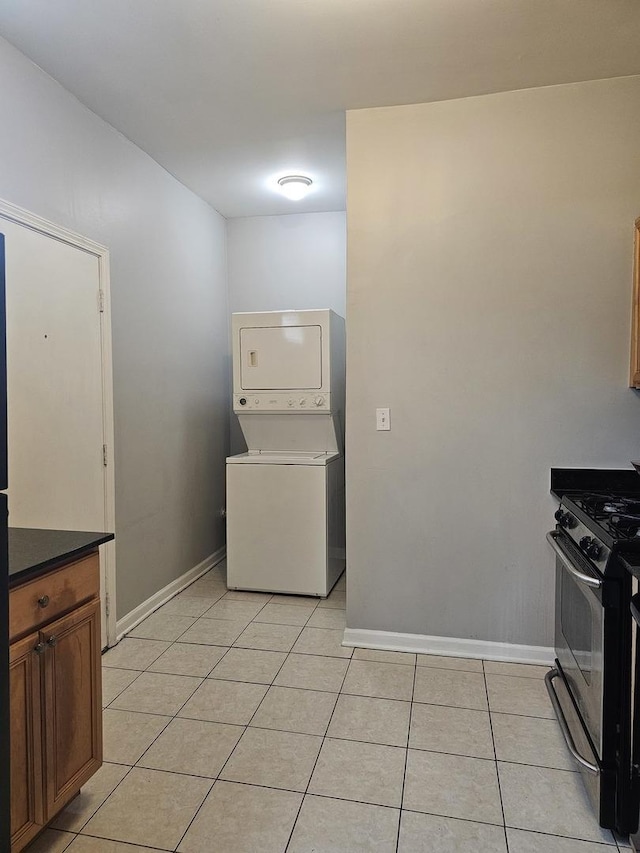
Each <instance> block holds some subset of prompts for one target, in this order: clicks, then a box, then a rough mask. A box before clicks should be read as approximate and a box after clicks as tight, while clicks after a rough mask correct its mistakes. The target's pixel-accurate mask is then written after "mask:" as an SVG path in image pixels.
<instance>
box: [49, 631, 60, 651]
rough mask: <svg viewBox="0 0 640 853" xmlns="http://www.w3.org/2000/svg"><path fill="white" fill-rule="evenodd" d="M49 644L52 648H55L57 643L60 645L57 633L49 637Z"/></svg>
mask: <svg viewBox="0 0 640 853" xmlns="http://www.w3.org/2000/svg"><path fill="white" fill-rule="evenodd" d="M47 645H48V646H51V648H53V647H54V646H57V645H58V638H57V637H56V635H55V634H52V635H51V636H50V637H49V639H48V640H47Z"/></svg>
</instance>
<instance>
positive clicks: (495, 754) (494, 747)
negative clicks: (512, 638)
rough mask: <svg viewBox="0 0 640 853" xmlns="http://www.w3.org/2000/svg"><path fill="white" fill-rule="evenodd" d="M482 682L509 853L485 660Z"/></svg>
mask: <svg viewBox="0 0 640 853" xmlns="http://www.w3.org/2000/svg"><path fill="white" fill-rule="evenodd" d="M482 680H483V682H484V692H485V696H486V697H487V711H488V712H489V729H490V730H491V745H492V746H493V761H494V766H495V771H496V780H497V782H498V796H499V797H500V811H501V812H502V831H503V833H504V844H505V848H506V852H507V853H509V838H508V836H507V821H506V818H505V814H504V802H503V799H502V785H501V784H500V773H499V771H498V753H497V752H496V740H495V736H494V734H493V720H492V719H491V704H490V702H489V687H488V685H487V673H486V671H485V668H484V660H483V661H482Z"/></svg>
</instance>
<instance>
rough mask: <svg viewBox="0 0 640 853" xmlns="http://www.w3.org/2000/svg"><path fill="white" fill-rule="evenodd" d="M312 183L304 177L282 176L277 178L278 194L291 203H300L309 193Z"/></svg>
mask: <svg viewBox="0 0 640 853" xmlns="http://www.w3.org/2000/svg"><path fill="white" fill-rule="evenodd" d="M312 183H313V181H312V180H311V178H307V177H306V175H284V176H283V177H282V178H278V186H279V187H280V192H281V193H282V194H283V195H285V196H286V197H287V198H288V199H290V200H291V201H300V199H301V198H304V197H305V196H306V194H307V193H308V192H309V188H310V187H311V184H312Z"/></svg>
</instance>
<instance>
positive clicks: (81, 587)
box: [9, 551, 100, 640]
mask: <svg viewBox="0 0 640 853" xmlns="http://www.w3.org/2000/svg"><path fill="white" fill-rule="evenodd" d="M99 594H100V561H99V558H98V552H97V551H96V552H95V553H93V554H89V556H87V557H83V558H82V559H81V560H76V561H75V562H73V563H67V565H65V566H62V568H60V569H54V570H53V571H51V572H48V573H46V574H44V575H42V576H41V577H38V578H34V579H33V580H31V581H28V582H27V583H25V584H22V585H21V586H17V587H15V588H14V589H12V590H11V592H10V594H9V636H10V639H11V640H14V639H16V638H17V637H19V636H21V635H22V634H26V633H29V632H31V631H33V630H34V629H36V628H39V627H40V626H42V625H46V623H47V622H50V621H51V620H52V619H55V618H56V617H58V616H60V615H61V614H63V613H66V612H67V611H68V610H71V609H72V608H74V607H76V606H77V605H78V604H81V603H82V602H83V601H88V600H89V599H90V598H94V597H95V596H98V595H99Z"/></svg>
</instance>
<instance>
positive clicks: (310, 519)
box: [227, 451, 345, 596]
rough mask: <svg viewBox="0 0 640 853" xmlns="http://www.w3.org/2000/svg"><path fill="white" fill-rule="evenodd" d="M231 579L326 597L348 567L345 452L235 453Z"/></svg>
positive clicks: (230, 488)
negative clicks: (345, 539)
mask: <svg viewBox="0 0 640 853" xmlns="http://www.w3.org/2000/svg"><path fill="white" fill-rule="evenodd" d="M227 463H228V464H227V584H228V586H229V587H230V588H232V589H251V590H260V591H266V592H281V593H297V594H299V595H318V596H326V595H328V593H329V592H330V591H331V588H332V587H333V585H334V584H335V582H336V581H337V580H338V578H339V577H340V575H341V573H342V571H343V569H344V564H345V560H344V458H343V457H342V456H341V455H340V454H339V453H315V452H314V453H302V452H299V453H289V454H286V453H281V452H277V451H270V452H269V451H267V452H263V453H257V452H253V453H243V454H241V455H239V456H231V457H230V458H229V459H228V460H227Z"/></svg>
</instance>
